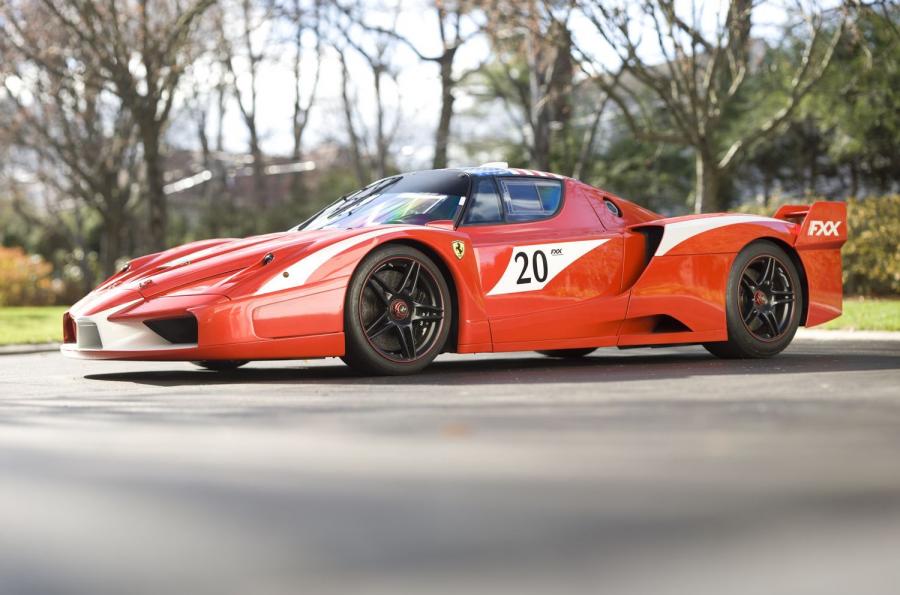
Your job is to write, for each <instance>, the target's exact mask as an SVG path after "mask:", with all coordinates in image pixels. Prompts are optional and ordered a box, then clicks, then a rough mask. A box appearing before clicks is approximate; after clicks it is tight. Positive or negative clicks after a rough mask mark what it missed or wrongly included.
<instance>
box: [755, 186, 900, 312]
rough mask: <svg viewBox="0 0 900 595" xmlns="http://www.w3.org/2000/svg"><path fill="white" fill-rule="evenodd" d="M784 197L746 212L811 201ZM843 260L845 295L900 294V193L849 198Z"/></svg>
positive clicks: (762, 211)
mask: <svg viewBox="0 0 900 595" xmlns="http://www.w3.org/2000/svg"><path fill="white" fill-rule="evenodd" d="M810 202H812V201H811V199H807V198H801V199H796V200H789V199H785V200H783V201H780V202H778V203H776V204H772V205H770V206H769V207H762V206H761V205H745V206H744V207H742V208H741V209H740V210H741V211H743V212H747V213H757V214H765V215H771V214H772V213H774V212H775V210H776V209H777V208H778V207H779V206H780V205H781V204H808V203H810ZM847 219H848V221H847V232H848V236H847V243H846V244H844V247H843V249H842V251H841V254H842V255H843V260H844V293H845V294H846V295H900V242H898V239H900V195H896V194H895V195H891V196H882V197H874V196H873V197H870V198H860V199H850V200H848V201H847Z"/></svg>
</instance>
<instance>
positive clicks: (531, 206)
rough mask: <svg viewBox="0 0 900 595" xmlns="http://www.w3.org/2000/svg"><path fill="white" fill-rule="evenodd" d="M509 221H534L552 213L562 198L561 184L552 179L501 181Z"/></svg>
mask: <svg viewBox="0 0 900 595" xmlns="http://www.w3.org/2000/svg"><path fill="white" fill-rule="evenodd" d="M502 185H503V200H504V202H505V203H506V212H507V214H508V217H507V219H508V220H509V221H534V220H535V219H543V218H545V217H549V216H550V215H552V214H554V213H555V212H556V210H557V209H558V208H559V202H560V199H561V198H562V184H560V183H559V182H556V181H552V180H525V179H507V180H503V181H502Z"/></svg>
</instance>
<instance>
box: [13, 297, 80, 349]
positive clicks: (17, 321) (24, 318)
mask: <svg viewBox="0 0 900 595" xmlns="http://www.w3.org/2000/svg"><path fill="white" fill-rule="evenodd" d="M65 311H66V307H65V306H41V307H34V308H0V345H11V344H14V343H50V342H53V341H62V315H63V312H65Z"/></svg>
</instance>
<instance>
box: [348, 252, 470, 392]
mask: <svg viewBox="0 0 900 595" xmlns="http://www.w3.org/2000/svg"><path fill="white" fill-rule="evenodd" d="M451 303H452V302H451V297H450V289H449V287H448V286H447V281H446V280H445V279H444V276H443V275H442V274H441V271H440V269H438V267H437V265H435V264H434V262H433V261H432V260H431V259H430V258H428V256H426V255H425V254H424V253H422V252H421V251H419V250H416V249H415V248H412V247H410V246H404V245H399V244H397V245H388V246H385V247H383V248H379V249H377V250H375V251H373V252H372V253H371V254H369V255H368V256H366V257H365V258H364V259H363V261H362V262H361V263H360V265H359V266H358V267H357V269H356V272H355V273H354V274H353V279H352V280H351V281H350V286H349V288H348V290H347V302H346V305H345V308H344V331H345V333H346V342H347V343H346V355H345V356H344V358H343V359H344V361H345V362H346V363H347V364H348V365H350V366H351V367H352V368H354V369H355V370H357V371H359V372H361V373H364V374H377V375H399V374H412V373H415V372H418V371H420V370H422V369H423V368H425V366H427V365H428V364H430V363H431V361H432V360H433V359H434V358H435V357H436V356H437V355H438V354H439V353H440V352H441V350H442V349H443V347H444V344H445V343H446V342H447V336H448V334H449V333H450V326H451V323H452V317H453V309H452V307H451Z"/></svg>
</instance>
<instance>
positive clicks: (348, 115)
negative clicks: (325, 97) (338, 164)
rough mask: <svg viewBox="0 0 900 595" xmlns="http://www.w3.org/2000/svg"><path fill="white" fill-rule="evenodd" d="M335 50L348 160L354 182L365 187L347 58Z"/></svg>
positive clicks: (364, 160) (366, 178)
mask: <svg viewBox="0 0 900 595" xmlns="http://www.w3.org/2000/svg"><path fill="white" fill-rule="evenodd" d="M335 49H336V50H337V52H338V57H339V59H340V62H341V106H342V108H343V110H342V111H343V115H344V125H345V126H346V128H347V137H348V139H349V141H350V147H349V148H350V159H351V161H352V162H353V171H354V173H355V174H356V181H357V182H358V183H359V185H360V186H365V185H366V184H368V183H369V181H370V179H369V178H370V175H369V169H368V167H367V165H366V163H368V156H367V155H366V154H365V146H364V145H363V142H362V139H361V138H360V133H359V132H358V130H357V128H358V124H357V122H356V116H355V113H356V112H355V109H354V107H353V106H354V104H355V100H354V97H353V95H352V94H351V93H352V91H351V89H350V70H349V68H347V58H346V57H345V56H344V52H343V51H342V50H341V49H339V48H335Z"/></svg>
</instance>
